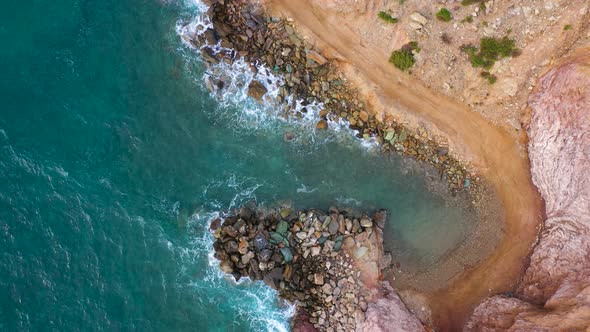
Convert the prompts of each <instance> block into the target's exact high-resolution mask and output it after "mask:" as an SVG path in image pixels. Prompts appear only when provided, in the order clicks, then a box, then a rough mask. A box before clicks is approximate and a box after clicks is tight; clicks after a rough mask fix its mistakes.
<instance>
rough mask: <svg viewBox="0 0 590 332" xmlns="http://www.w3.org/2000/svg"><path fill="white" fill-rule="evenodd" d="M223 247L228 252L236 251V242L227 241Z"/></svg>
mask: <svg viewBox="0 0 590 332" xmlns="http://www.w3.org/2000/svg"><path fill="white" fill-rule="evenodd" d="M224 249H225V251H226V252H227V253H229V254H232V253H236V252H238V244H237V243H236V241H228V242H227V243H226V244H225V246H224Z"/></svg>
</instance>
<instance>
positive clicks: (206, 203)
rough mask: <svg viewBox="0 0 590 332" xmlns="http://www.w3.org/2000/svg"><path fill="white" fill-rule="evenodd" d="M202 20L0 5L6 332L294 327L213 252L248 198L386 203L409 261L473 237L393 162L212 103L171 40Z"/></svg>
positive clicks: (251, 108) (0, 236)
mask: <svg viewBox="0 0 590 332" xmlns="http://www.w3.org/2000/svg"><path fill="white" fill-rule="evenodd" d="M197 11H198V10H197V8H195V7H194V6H192V5H191V4H190V3H169V4H163V3H161V2H159V1H156V0H125V1H115V0H102V1H82V0H78V1H76V0H62V1H57V2H41V1H35V2H32V3H25V2H21V1H8V2H7V3H5V4H3V10H2V11H1V13H0V38H1V40H3V47H2V48H0V65H1V67H2V75H0V103H1V105H2V106H1V108H0V248H2V249H1V255H0V292H1V293H2V294H4V295H3V296H2V297H0V330H60V331H68V330H174V331H180V330H192V331H204V330H207V331H246V330H285V329H286V328H287V326H288V317H289V315H290V314H291V308H290V307H289V306H286V305H281V304H280V303H278V301H277V300H276V298H275V297H274V294H273V292H272V291H270V290H268V289H266V288H265V287H263V286H262V285H260V284H251V283H248V282H244V283H241V284H240V285H238V286H235V285H234V284H233V283H231V282H229V281H227V280H226V279H225V278H224V277H223V276H221V275H220V274H219V272H218V271H217V268H216V266H215V265H214V264H215V263H214V262H212V261H211V260H210V257H209V254H210V249H211V247H210V246H211V238H210V235H209V234H208V233H207V231H206V227H207V225H206V223H207V220H209V218H211V216H212V215H213V214H214V213H215V211H218V210H219V209H228V208H230V207H232V206H237V205H239V204H241V203H243V202H248V201H250V200H253V199H255V200H257V201H258V202H259V203H261V204H267V205H271V204H273V203H275V202H277V201H291V202H293V204H294V205H295V207H296V208H308V207H318V208H327V207H328V206H330V205H347V206H352V207H356V208H359V209H373V208H376V207H384V208H388V209H389V210H390V216H391V218H390V219H391V224H390V225H389V226H388V227H389V229H388V236H389V237H390V239H392V240H393V241H395V242H396V246H395V247H396V248H398V249H397V250H398V252H397V253H398V254H399V255H400V256H401V257H406V260H407V261H408V264H410V263H412V262H415V263H416V264H418V265H420V264H422V265H423V264H429V263H431V262H432V261H434V260H436V257H438V256H439V255H440V254H442V253H444V252H445V250H448V249H449V248H452V247H453V243H456V242H459V241H461V239H462V238H463V237H464V236H465V234H466V230H465V229H464V227H465V225H464V224H463V222H464V220H465V216H464V214H463V212H462V211H460V210H458V209H453V208H450V207H447V206H446V205H445V203H444V202H443V201H442V200H441V199H440V198H439V197H437V196H435V195H433V194H430V193H428V192H427V191H426V189H425V185H424V183H423V180H422V178H421V177H420V176H418V175H412V174H411V173H410V174H407V173H402V172H400V163H399V161H398V160H397V159H395V158H393V159H391V158H389V157H388V158H384V157H382V156H379V155H378V154H377V153H375V152H374V151H373V150H371V149H370V148H367V147H365V146H363V144H360V143H359V142H358V141H355V140H353V139H351V138H350V137H349V135H348V134H347V133H346V132H345V131H341V132H340V133H336V134H334V133H325V132H324V133H314V132H313V130H310V129H309V127H310V126H308V125H306V123H305V122H284V121H277V120H273V119H272V118H271V117H265V116H264V113H262V112H261V111H259V110H257V109H259V107H258V106H257V105H256V104H254V103H252V102H251V101H248V102H244V101H243V100H242V99H241V97H240V95H239V93H237V94H234V95H227V96H225V98H224V99H222V100H218V99H215V98H212V97H211V96H209V93H208V92H206V91H205V90H204V85H203V80H202V77H203V73H204V68H202V65H201V64H200V62H199V61H198V56H197V55H196V53H195V52H194V51H192V50H190V49H187V48H186V47H184V46H183V45H182V43H181V40H180V38H179V36H178V34H177V32H176V26H177V22H178V21H179V20H180V21H183V22H185V21H186V22H188V21H191V19H192V18H193V16H194V15H195V13H196V12H197ZM286 131H289V132H294V133H295V134H296V136H297V137H298V138H297V139H296V140H295V142H285V141H284V139H283V134H284V133H285V132H286ZM440 239H443V240H444V241H438V240H440Z"/></svg>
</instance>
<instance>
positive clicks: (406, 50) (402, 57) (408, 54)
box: [389, 41, 420, 70]
mask: <svg viewBox="0 0 590 332" xmlns="http://www.w3.org/2000/svg"><path fill="white" fill-rule="evenodd" d="M414 51H416V52H420V47H418V43H417V42H415V41H413V42H410V43H408V44H406V45H404V46H403V47H402V48H401V49H399V50H397V51H393V53H391V57H389V62H391V63H392V64H393V65H394V66H396V67H397V68H399V69H401V70H408V69H410V68H411V67H412V66H413V65H414V63H416V59H415V58H414V53H413V52H414Z"/></svg>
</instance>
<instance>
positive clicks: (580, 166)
mask: <svg viewBox="0 0 590 332" xmlns="http://www.w3.org/2000/svg"><path fill="white" fill-rule="evenodd" d="M578 54H579V55H576V56H573V57H571V58H570V59H568V60H566V61H564V62H563V63H562V64H560V65H559V66H557V67H556V68H554V69H552V70H551V71H549V72H548V73H547V74H545V75H544V76H543V78H542V79H541V80H540V82H539V84H538V86H537V89H536V91H535V93H533V94H532V95H531V97H530V100H529V104H530V106H531V108H532V111H533V113H532V118H531V123H530V128H529V136H530V143H529V155H530V159H531V169H532V176H533V181H534V183H535V185H536V186H537V188H538V189H539V192H540V193H541V195H542V196H543V198H544V199H545V204H546V214H547V220H546V222H545V228H544V229H543V231H542V232H541V235H540V239H539V243H538V244H537V246H536V247H535V249H534V252H533V254H532V256H531V259H530V266H529V268H528V269H527V271H526V273H525V275H524V277H523V280H522V281H521V283H520V285H519V287H518V289H517V292H516V294H515V295H516V298H510V297H506V296H496V297H493V298H491V299H488V300H486V301H485V302H483V303H482V304H480V305H479V307H478V308H477V309H476V310H475V312H474V314H473V316H472V318H471V321H470V322H469V323H468V325H467V326H466V329H467V330H470V331H481V330H486V329H502V330H513V331H539V330H543V331H555V330H560V331H563V330H568V331H580V330H586V329H587V328H589V327H590V173H589V170H590V50H588V49H586V50H582V51H580V52H579V53H578Z"/></svg>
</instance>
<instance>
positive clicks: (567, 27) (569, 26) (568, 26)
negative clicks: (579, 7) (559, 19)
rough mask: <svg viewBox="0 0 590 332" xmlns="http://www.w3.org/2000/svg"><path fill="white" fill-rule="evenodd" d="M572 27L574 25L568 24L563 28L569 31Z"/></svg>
mask: <svg viewBox="0 0 590 332" xmlns="http://www.w3.org/2000/svg"><path fill="white" fill-rule="evenodd" d="M571 29H572V26H571V24H566V25H565V26H564V27H563V30H566V31H567V30H571Z"/></svg>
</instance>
